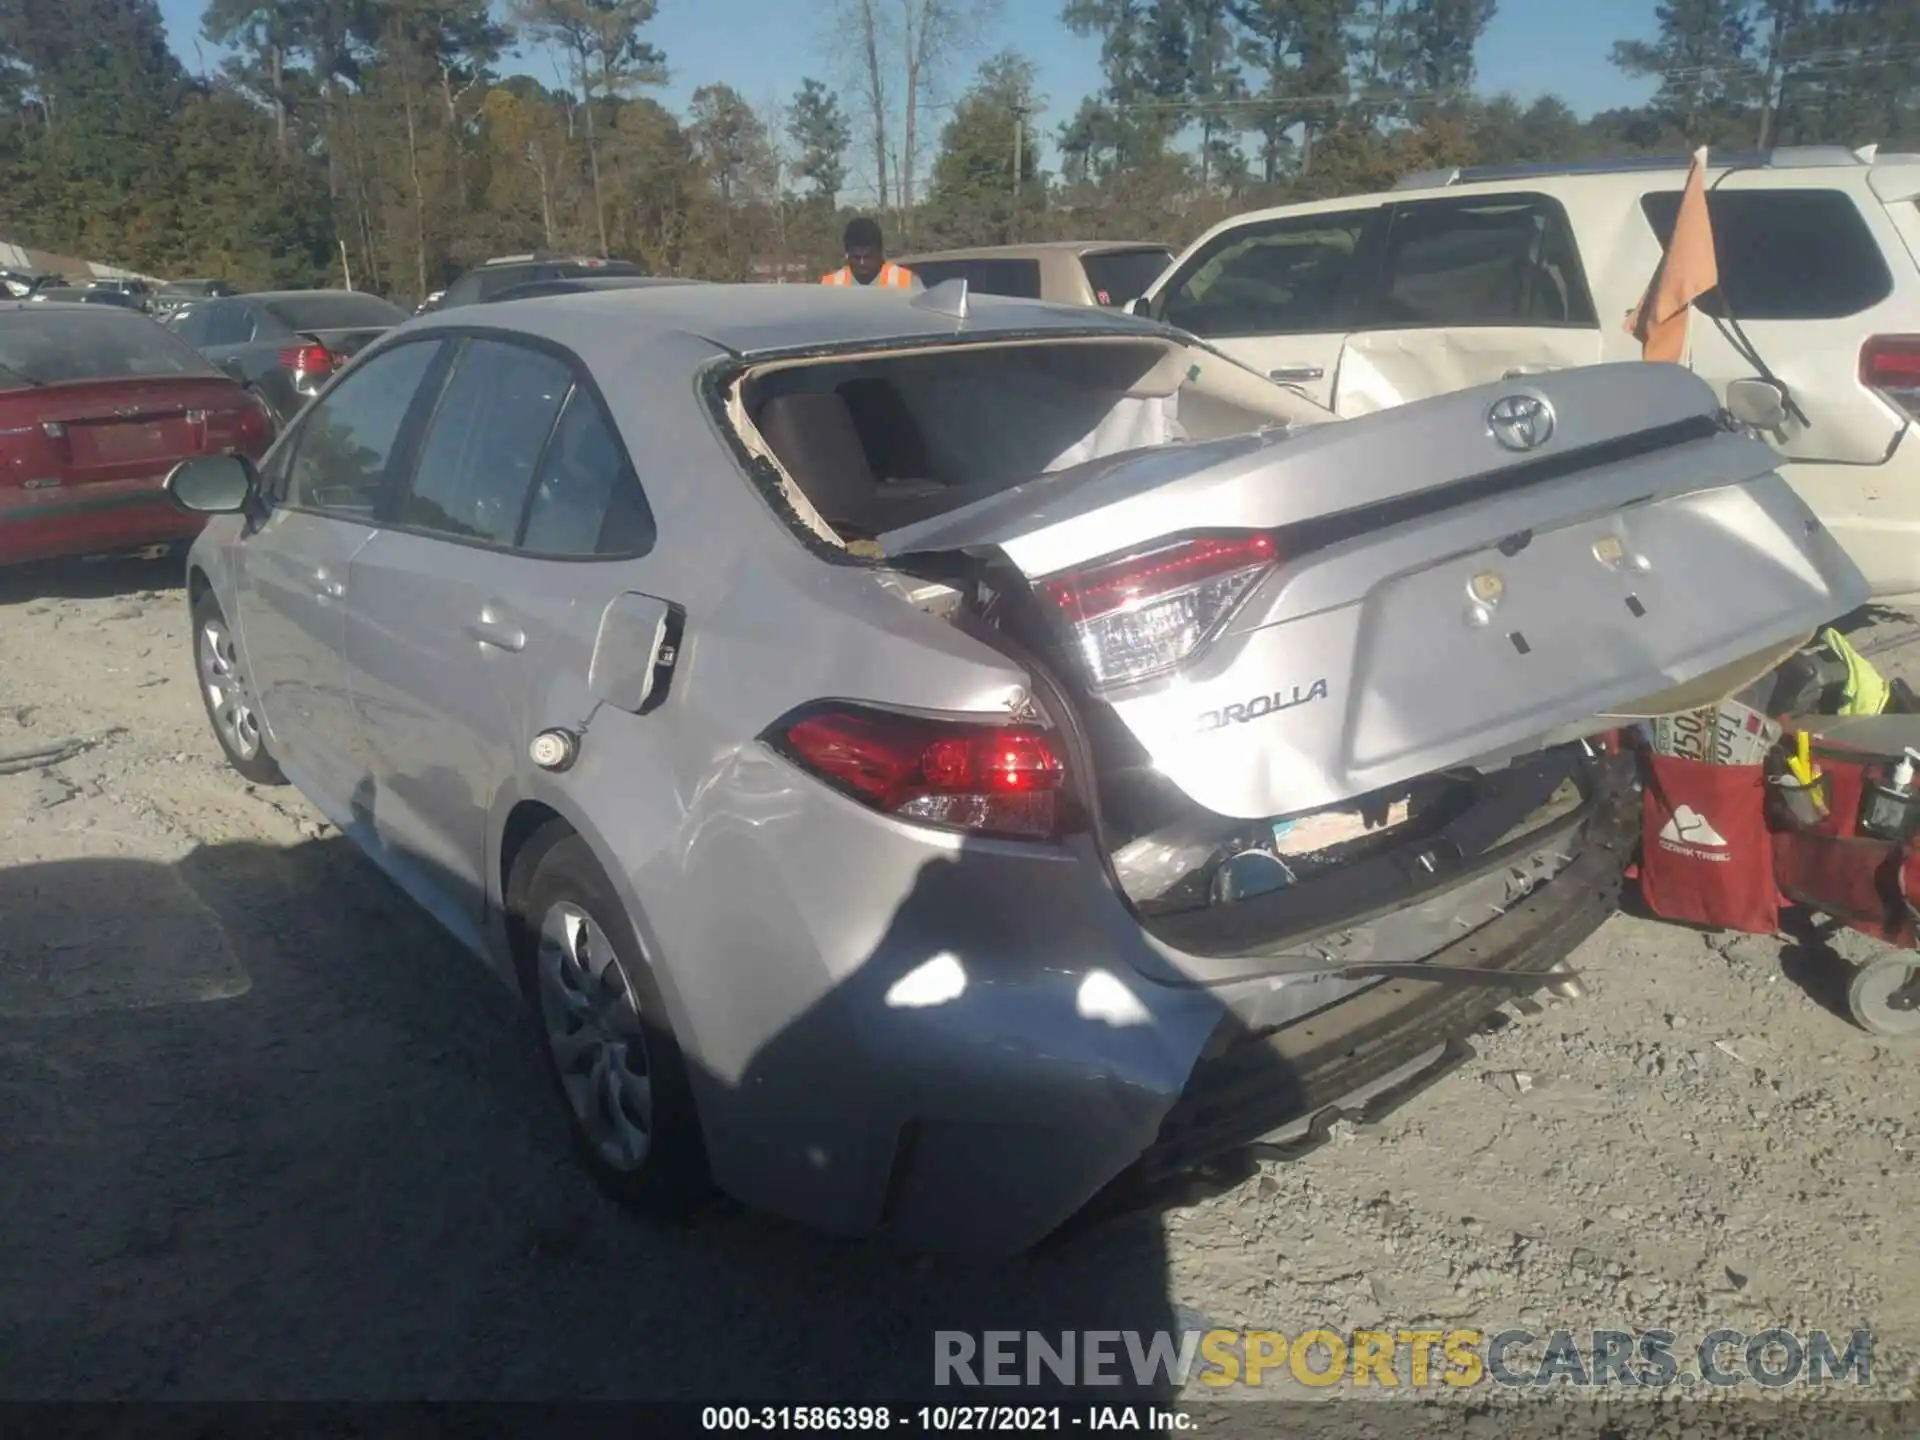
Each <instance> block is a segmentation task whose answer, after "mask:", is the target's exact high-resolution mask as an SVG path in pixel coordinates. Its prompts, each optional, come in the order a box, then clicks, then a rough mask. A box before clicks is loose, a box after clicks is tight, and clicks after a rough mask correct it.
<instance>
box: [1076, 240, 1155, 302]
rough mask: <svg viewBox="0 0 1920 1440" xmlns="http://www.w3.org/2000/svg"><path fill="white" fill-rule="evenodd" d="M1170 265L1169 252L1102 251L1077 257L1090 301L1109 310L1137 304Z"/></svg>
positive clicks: (1150, 250)
mask: <svg viewBox="0 0 1920 1440" xmlns="http://www.w3.org/2000/svg"><path fill="white" fill-rule="evenodd" d="M1172 263H1173V252H1172V251H1170V250H1152V249H1149V250H1102V251H1099V252H1097V253H1095V254H1092V255H1082V256H1081V257H1080V268H1081V269H1082V270H1083V271H1085V272H1086V276H1087V288H1088V289H1090V290H1092V291H1093V298H1094V299H1095V300H1097V301H1099V302H1100V303H1101V304H1102V305H1112V306H1121V305H1125V304H1127V303H1128V302H1129V301H1132V300H1138V299H1139V298H1140V297H1141V296H1142V295H1144V294H1146V293H1147V287H1148V286H1149V285H1151V284H1153V282H1154V281H1156V280H1158V279H1159V278H1160V275H1161V272H1162V271H1164V270H1165V269H1166V268H1167V266H1169V265H1171V264H1172Z"/></svg>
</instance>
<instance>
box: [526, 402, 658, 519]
mask: <svg viewBox="0 0 1920 1440" xmlns="http://www.w3.org/2000/svg"><path fill="white" fill-rule="evenodd" d="M653 537H654V527H653V513H652V511H651V510H650V509H649V508H648V506H647V497H646V496H645V495H644V494H643V493H642V492H641V489H640V479H639V477H638V476H637V475H635V474H634V473H633V466H632V465H631V464H629V463H628V460H627V452H626V449H625V447H623V446H622V445H621V443H620V437H619V436H618V434H617V433H615V431H614V427H613V421H612V420H611V419H610V418H608V416H607V412H606V411H605V410H604V409H603V408H602V407H601V405H600V402H599V401H598V400H597V399H596V398H595V397H594V395H593V392H592V391H590V390H587V389H586V388H584V387H582V386H575V387H574V390H573V393H572V394H571V395H570V396H568V397H567V404H566V409H565V411H564V412H563V413H562V414H561V416H560V423H559V424H558V425H557V426H555V427H554V431H553V438H552V440H551V441H550V442H549V443H548V445H547V451H546V454H545V455H544V456H543V457H542V458H541V461H540V471H539V474H538V476H537V477H536V479H535V481H534V486H533V493H532V494H531V495H530V496H529V497H528V499H527V519H526V527H525V531H524V533H523V535H522V537H521V541H520V548H521V549H523V550H525V551H528V552H529V553H531V554H535V555H561V556H584V555H638V554H641V553H643V552H645V551H647V550H650V549H652V548H653Z"/></svg>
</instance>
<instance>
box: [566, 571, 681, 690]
mask: <svg viewBox="0 0 1920 1440" xmlns="http://www.w3.org/2000/svg"><path fill="white" fill-rule="evenodd" d="M680 629H681V617H680V612H679V610H678V609H677V608H676V607H675V606H673V605H670V604H668V603H667V602H666V601H665V600H656V599H655V598H654V597H653V596H651V595H641V594H638V593H635V592H632V591H629V592H628V593H627V594H625V595H616V596H615V597H614V598H613V599H612V600H611V601H609V602H608V604H607V608H606V609H605V610H604V611H602V612H601V615H600V633H599V634H598V635H597V636H595V637H594V642H593V658H592V659H590V660H589V661H588V662H587V693H588V694H590V695H592V696H593V698H594V699H595V700H597V701H599V702H600V703H601V704H603V705H611V706H612V707H613V708H614V709H616V710H625V711H626V712H627V713H628V714H630V715H644V714H646V713H647V712H648V711H649V710H652V709H654V708H656V707H657V706H658V705H659V703H660V702H661V701H662V700H664V699H665V698H666V693H667V682H668V680H669V679H671V678H672V673H673V664H674V661H675V659H676V658H677V653H676V652H677V651H678V649H679V644H680Z"/></svg>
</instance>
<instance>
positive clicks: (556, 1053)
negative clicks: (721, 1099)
mask: <svg viewBox="0 0 1920 1440" xmlns="http://www.w3.org/2000/svg"><path fill="white" fill-rule="evenodd" d="M509 910H510V913H511V914H512V915H513V916H514V930H515V936H514V941H515V944H514V949H515V952H516V958H517V961H518V964H519V968H520V983H521V988H522V990H523V992H524V994H525V996H526V1000H527V1009H528V1012H529V1014H530V1016H531V1018H532V1021H533V1025H534V1031H535V1034H536V1036H537V1038H538V1039H539V1042H540V1047H541V1051H542V1053H543V1054H544V1055H545V1056H546V1063H547V1071H548V1075H549V1077H550V1078H551V1079H552V1081H553V1083H554V1086H555V1088H556V1089H557V1090H558V1091H559V1094H560V1098H561V1100H562V1101H563V1102H564V1103H565V1105H566V1109H567V1117H568V1122H569V1125H570V1127H571V1129H572V1132H573V1140H574V1147H575V1149H576V1150H577V1151H578V1152H579V1154H580V1157H581V1160H582V1162H583V1163H584V1165H585V1166H586V1168H587V1170H588V1171H589V1173H591V1174H592V1176H593V1178H594V1180H595V1181H596V1182H597V1183H598V1184H599V1186H600V1187H601V1189H603V1190H604V1191H606V1192H607V1193H608V1194H609V1195H611V1196H612V1197H613V1198H614V1199H616V1200H618V1201H620V1202H621V1203H622V1204H625V1205H629V1206H632V1207H633V1208H635V1209H638V1210H642V1211H645V1212H647V1213H649V1214H652V1215H654V1216H656V1217H659V1218H663V1219H670V1220H685V1219H689V1218H691V1216H692V1215H693V1214H694V1212H695V1211H696V1210H697V1209H698V1208H699V1206H700V1204H701V1202H702V1201H703V1200H704V1199H705V1198H706V1197H707V1195H708V1194H709V1192H710V1189H711V1182H710V1180H709V1178H708V1172H707V1162H706V1151H705V1147H704V1145H703V1144H702V1142H701V1135H700V1121H699V1116H698V1114H697V1113H696V1112H695V1109H694V1103H693V1091H692V1087H691V1085H690V1083H689V1082H688V1079H687V1070H686V1062H685V1060H684V1059H683V1058H682V1056H681V1053H680V1046H679V1043H678V1041H677V1040H676V1039H675V1038H674V1033H673V1025H672V1022H671V1021H670V1020H669V1019H668V1018H667V1012H666V1005H665V1003H664V1002H663V1001H662V999H661V995H660V988H659V985H658V984H657V983H656V981H655V980H654V976H653V972H652V970H651V969H650V968H649V967H648V965H647V963H646V960H645V959H644V957H643V956H642V955H641V953H640V946H639V944H638V942H637V941H636V940H635V938H634V935H633V927H632V926H631V925H630V924H629V923H628V920H627V915H626V911H625V909H624V908H623V907H622V906H621V904H620V902H619V899H618V898H617V897H616V896H615V894H614V892H613V887H612V885H611V884H610V883H609V882H608V881H607V878H606V876H605V874H604V873H603V872H602V871H601V869H600V866H599V864H598V862H596V861H595V859H594V858H593V852H592V851H591V850H590V849H589V848H588V846H587V843H586V841H584V840H582V839H581V838H580V837H579V836H577V835H575V834H574V833H573V832H572V831H571V830H568V829H566V828H565V827H564V826H552V827H549V828H548V829H547V830H545V831H543V832H541V833H540V834H539V835H536V836H534V837H533V839H532V840H530V841H529V842H528V844H527V846H526V847H525V849H523V850H522V851H521V853H520V856H519V857H518V858H517V859H516V861H515V863H514V867H513V877H512V879H511V881H510V882H509Z"/></svg>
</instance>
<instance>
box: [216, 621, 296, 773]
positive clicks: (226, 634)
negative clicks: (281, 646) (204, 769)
mask: <svg viewBox="0 0 1920 1440" xmlns="http://www.w3.org/2000/svg"><path fill="white" fill-rule="evenodd" d="M193 666H194V672H195V674H196V676H197V677H198V679H199V681H200V703H201V704H203V705H204V706H206V709H207V719H208V720H209V721H211V722H212V724H213V734H214V738H215V739H217V740H218V741H219V742H220V748H221V749H222V750H223V751H225V752H226V756H227V763H228V764H229V765H231V766H233V768H234V769H235V770H237V771H239V772H240V774H241V775H242V776H244V777H245V778H246V779H248V780H251V781H252V782H253V783H254V784H256V785H284V784H286V783H287V777H286V776H284V775H282V774H281V773H280V767H279V766H278V765H277V764H275V763H274V759H273V756H271V755H269V754H268V753H267V737H266V732H265V730H264V729H263V728H262V726H261V723H260V711H259V709H258V708H257V706H256V705H255V703H254V698H253V683H252V681H251V680H250V679H249V678H248V676H247V673H246V665H245V663H244V662H243V661H242V660H241V658H240V649H239V645H238V644H237V643H236V641H235V640H234V635H233V627H232V626H230V625H229V624H228V623H227V617H226V616H225V615H224V614H222V613H221V610H220V602H219V601H217V600H215V599H214V598H213V592H212V591H211V590H208V591H204V592H202V594H201V595H200V596H199V598H198V599H196V600H195V601H194V602H193Z"/></svg>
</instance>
